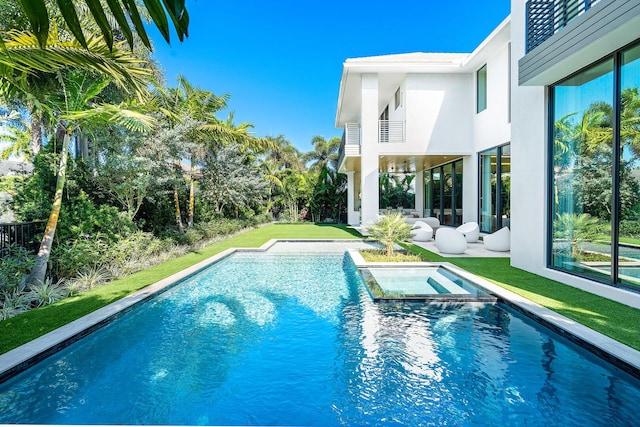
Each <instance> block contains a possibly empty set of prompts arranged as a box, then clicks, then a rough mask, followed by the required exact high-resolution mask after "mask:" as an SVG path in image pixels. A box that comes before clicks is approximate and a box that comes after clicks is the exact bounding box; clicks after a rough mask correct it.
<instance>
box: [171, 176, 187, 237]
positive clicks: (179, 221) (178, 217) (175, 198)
mask: <svg viewBox="0 0 640 427" xmlns="http://www.w3.org/2000/svg"><path fill="white" fill-rule="evenodd" d="M173 203H174V205H175V208H176V209H175V213H176V225H177V226H178V230H180V232H181V233H182V232H183V231H184V229H183V228H182V214H181V213H180V196H179V194H178V186H177V185H174V186H173Z"/></svg>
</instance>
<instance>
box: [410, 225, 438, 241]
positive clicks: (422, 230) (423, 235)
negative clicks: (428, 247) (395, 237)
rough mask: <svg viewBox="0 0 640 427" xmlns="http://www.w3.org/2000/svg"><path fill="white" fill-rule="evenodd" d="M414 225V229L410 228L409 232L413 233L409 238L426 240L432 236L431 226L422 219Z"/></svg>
mask: <svg viewBox="0 0 640 427" xmlns="http://www.w3.org/2000/svg"><path fill="white" fill-rule="evenodd" d="M415 225H416V226H417V227H414V229H413V230H411V234H412V235H413V237H412V238H411V240H414V241H416V242H428V241H430V240H431V239H432V238H433V228H431V227H429V225H428V224H426V223H424V222H422V221H417V222H416V224H415Z"/></svg>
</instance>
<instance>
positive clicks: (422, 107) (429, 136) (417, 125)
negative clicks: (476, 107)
mask: <svg viewBox="0 0 640 427" xmlns="http://www.w3.org/2000/svg"><path fill="white" fill-rule="evenodd" d="M406 88H407V91H406V97H407V102H406V104H407V112H406V120H407V123H406V130H407V144H406V147H404V149H405V150H403V151H406V152H407V153H415V154H425V153H429V154H442V153H445V154H453V153H467V154H468V153H470V152H471V149H472V147H471V146H470V142H471V139H472V130H473V128H472V123H471V120H470V119H471V117H472V114H473V107H472V104H473V102H474V101H473V100H474V96H473V80H472V78H471V76H469V75H468V74H410V75H408V76H407V78H406Z"/></svg>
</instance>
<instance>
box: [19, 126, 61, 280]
mask: <svg viewBox="0 0 640 427" xmlns="http://www.w3.org/2000/svg"><path fill="white" fill-rule="evenodd" d="M70 141H71V130H67V132H65V134H64V140H63V142H62V153H61V154H60V165H59V167H58V177H57V181H56V193H55V195H54V197H53V206H52V207H51V213H50V214H49V220H48V221H47V227H46V228H45V230H44V236H42V242H41V243H40V249H39V250H38V255H37V257H36V262H35V265H34V266H33V270H32V271H31V275H30V276H29V284H30V285H37V284H39V283H43V282H44V278H45V275H46V273H47V263H48V262H49V256H50V255H51V246H52V245H53V237H54V236H55V233H56V227H57V226H58V218H59V217H60V208H61V207H62V192H63V191H64V183H65V180H66V178H67V160H68V158H69V142H70Z"/></svg>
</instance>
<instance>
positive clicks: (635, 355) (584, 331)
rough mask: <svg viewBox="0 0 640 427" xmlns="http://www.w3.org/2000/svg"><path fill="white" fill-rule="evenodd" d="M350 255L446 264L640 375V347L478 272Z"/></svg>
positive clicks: (392, 264) (355, 258) (384, 264)
mask: <svg viewBox="0 0 640 427" xmlns="http://www.w3.org/2000/svg"><path fill="white" fill-rule="evenodd" d="M348 252H349V256H351V259H352V260H353V262H354V264H355V265H356V267H357V268H358V269H360V268H369V267H397V266H399V265H401V266H403V267H412V266H414V267H435V266H443V267H445V268H447V269H449V270H450V271H452V272H454V273H456V274H458V275H459V276H461V277H463V278H465V279H467V280H469V281H471V282H474V283H476V284H478V285H480V286H481V287H483V288H485V289H486V290H488V291H489V292H491V293H493V294H494V295H496V296H497V297H498V299H499V300H500V302H503V303H505V304H507V305H508V306H509V307H511V308H513V309H515V310H516V311H519V312H521V313H522V314H524V315H525V316H528V317H532V318H534V320H536V321H538V322H540V323H542V324H543V325H544V326H546V327H547V328H549V329H551V330H552V331H554V332H556V333H557V334H559V335H562V336H563V337H564V338H567V339H568V340H570V341H572V342H574V343H576V344H578V345H580V346H581V347H583V348H585V349H586V350H587V351H591V352H592V353H595V354H596V355H597V356H599V357H600V358H602V359H604V360H606V361H607V362H609V363H611V364H613V365H615V366H617V367H618V368H620V369H622V370H624V371H625V372H627V373H629V374H630V375H632V376H634V377H636V378H638V379H640V351H638V350H636V349H634V348H632V347H629V346H628V345H626V344H623V343H621V342H619V341H616V340H614V339H613V338H610V337H608V336H606V335H604V334H602V333H600V332H598V331H595V330H593V329H591V328H589V327H587V326H585V325H583V324H581V323H578V322H576V321H575V320H572V319H570V318H568V317H566V316H563V315H562V314H560V313H557V312H555V311H553V310H551V309H548V308H546V307H543V306H541V305H540V304H537V303H535V302H533V301H531V300H528V299H526V298H525V297H523V296H520V295H518V294H516V293H514V292H511V291H509V290H507V289H505V288H503V287H501V286H498V285H496V284H494V283H492V282H490V281H488V280H487V279H483V278H482V277H479V276H476V275H475V274H473V273H470V272H468V271H466V270H464V269H462V268H460V267H458V266H456V265H454V264H451V263H449V262H402V263H397V262H366V261H365V260H364V258H363V257H362V255H360V253H359V252H358V251H357V250H352V249H350V250H349V251H348Z"/></svg>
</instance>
